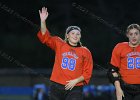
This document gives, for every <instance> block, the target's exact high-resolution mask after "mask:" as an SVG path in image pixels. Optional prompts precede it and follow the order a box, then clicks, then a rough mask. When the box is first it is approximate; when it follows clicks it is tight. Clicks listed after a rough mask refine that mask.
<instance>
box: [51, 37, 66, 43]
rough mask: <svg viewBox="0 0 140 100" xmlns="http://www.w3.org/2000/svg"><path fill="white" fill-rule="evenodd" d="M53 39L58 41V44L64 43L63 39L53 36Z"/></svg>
mask: <svg viewBox="0 0 140 100" xmlns="http://www.w3.org/2000/svg"><path fill="white" fill-rule="evenodd" d="M53 38H54V39H55V40H56V41H57V42H62V43H63V42H64V40H63V39H62V38H60V37H59V36H53Z"/></svg>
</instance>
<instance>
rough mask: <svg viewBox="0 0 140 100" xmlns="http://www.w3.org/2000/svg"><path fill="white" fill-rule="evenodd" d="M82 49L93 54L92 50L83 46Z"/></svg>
mask: <svg viewBox="0 0 140 100" xmlns="http://www.w3.org/2000/svg"><path fill="white" fill-rule="evenodd" d="M81 48H82V49H83V51H84V52H86V53H91V52H90V50H89V49H88V48H87V47H85V46H81Z"/></svg>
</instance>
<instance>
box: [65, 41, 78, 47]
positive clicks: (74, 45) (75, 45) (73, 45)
mask: <svg viewBox="0 0 140 100" xmlns="http://www.w3.org/2000/svg"><path fill="white" fill-rule="evenodd" d="M67 43H68V44H69V45H70V46H72V47H77V46H78V45H77V44H72V43H70V42H69V41H67Z"/></svg>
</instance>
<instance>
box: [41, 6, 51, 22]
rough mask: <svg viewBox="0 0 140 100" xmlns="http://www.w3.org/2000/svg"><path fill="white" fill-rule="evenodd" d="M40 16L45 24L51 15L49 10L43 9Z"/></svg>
mask: <svg viewBox="0 0 140 100" xmlns="http://www.w3.org/2000/svg"><path fill="white" fill-rule="evenodd" d="M39 15H40V19H41V22H45V21H46V19H47V18H48V15H49V14H48V11H47V8H45V7H43V8H42V10H39Z"/></svg>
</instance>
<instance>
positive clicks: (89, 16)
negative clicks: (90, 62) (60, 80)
mask: <svg viewBox="0 0 140 100" xmlns="http://www.w3.org/2000/svg"><path fill="white" fill-rule="evenodd" d="M139 4H140V1H138V0H129V1H128V0H0V80H1V81H0V100H33V98H35V95H36V94H37V93H39V92H40V91H43V92H45V94H46V96H48V92H49V77H50V75H51V71H52V67H53V63H54V52H53V51H52V50H51V49H50V48H48V47H46V46H45V45H42V44H41V43H40V41H39V40H38V38H37V36H36V34H37V32H38V31H39V27H40V18H39V14H38V10H39V9H41V8H42V7H43V6H45V7H47V8H48V12H49V17H48V19H47V22H46V23H47V27H48V29H49V30H50V32H51V33H52V34H53V35H57V36H60V37H61V38H62V39H64V34H65V30H66V28H67V27H68V26H69V25H77V26H79V27H80V28H81V29H82V40H81V41H82V43H83V45H85V46H86V47H87V48H89V50H90V51H91V53H92V54H93V59H94V70H93V75H92V79H91V81H90V84H89V85H88V86H85V87H84V88H83V93H84V96H85V100H90V99H93V98H94V100H102V99H104V100H115V96H114V94H115V93H114V91H115V89H114V87H113V86H112V85H111V84H110V83H109V81H108V79H107V77H106V71H107V64H108V62H109V61H110V57H111V52H112V49H113V48H114V46H115V45H116V44H117V43H118V42H122V41H127V38H126V37H125V35H124V34H125V30H126V27H127V26H128V25H129V24H132V23H138V24H139V23H140V13H139V11H140V6H139ZM40 89H43V90H40ZM34 100H35V99H34ZM46 100H47V99H46Z"/></svg>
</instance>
